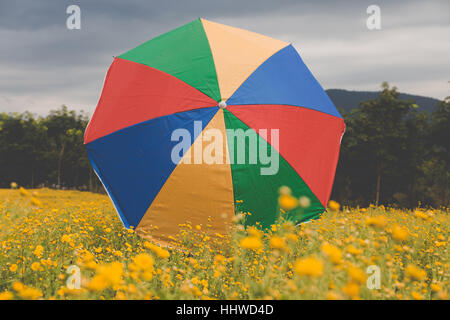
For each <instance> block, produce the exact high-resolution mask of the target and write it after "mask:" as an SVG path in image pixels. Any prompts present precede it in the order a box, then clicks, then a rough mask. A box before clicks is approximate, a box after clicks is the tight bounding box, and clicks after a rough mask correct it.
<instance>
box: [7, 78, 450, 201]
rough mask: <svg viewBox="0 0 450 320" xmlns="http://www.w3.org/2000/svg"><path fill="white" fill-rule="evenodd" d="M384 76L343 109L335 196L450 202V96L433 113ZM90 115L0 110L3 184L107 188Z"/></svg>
mask: <svg viewBox="0 0 450 320" xmlns="http://www.w3.org/2000/svg"><path fill="white" fill-rule="evenodd" d="M398 95H399V94H398V92H397V89H396V88H395V87H389V85H388V84H387V83H383V84H382V91H381V92H380V95H379V96H378V98H377V99H374V100H368V101H363V102H361V103H360V106H359V107H358V108H355V109H353V110H351V111H350V112H344V111H342V110H340V111H341V114H342V115H343V117H344V119H345V123H346V132H345V134H344V137H343V139H342V144H341V152H340V158H339V162H338V167H337V170H336V177H335V182H334V186H333V193H332V198H333V199H335V200H337V201H339V202H341V203H343V204H348V205H353V206H355V205H360V206H367V205H368V204H371V203H372V204H385V205H398V206H401V207H412V206H416V205H418V204H421V205H430V206H435V207H440V206H448V205H449V202H450V190H449V181H450V145H449V144H450V138H449V137H450V98H449V97H448V98H446V99H444V100H443V101H441V102H440V103H439V104H438V105H437V107H436V109H435V110H434V111H433V112H432V113H428V112H421V111H420V108H419V107H418V106H417V105H416V104H415V103H414V101H405V100H400V99H398ZM87 123H88V116H87V114H86V113H84V112H75V111H73V110H69V109H68V108H67V107H66V106H62V107H61V108H60V109H58V110H53V111H50V113H49V114H48V115H47V116H45V117H44V116H34V115H33V114H32V113H30V112H24V113H0V187H2V188H5V187H9V185H10V183H11V182H13V181H14V182H16V183H18V184H19V185H22V186H24V187H30V188H35V187H44V186H45V187H52V188H77V189H81V190H91V191H94V192H101V191H102V190H103V188H102V186H101V183H100V182H99V180H98V178H97V177H96V175H95V173H94V172H93V170H92V169H91V166H90V164H89V160H88V157H87V154H86V150H85V146H84V144H83V135H84V130H85V128H86V126H87Z"/></svg>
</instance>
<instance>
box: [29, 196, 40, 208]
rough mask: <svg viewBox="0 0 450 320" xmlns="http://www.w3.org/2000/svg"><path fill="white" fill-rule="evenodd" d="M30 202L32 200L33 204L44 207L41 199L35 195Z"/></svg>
mask: <svg viewBox="0 0 450 320" xmlns="http://www.w3.org/2000/svg"><path fill="white" fill-rule="evenodd" d="M30 202H31V204H32V205H34V206H36V207H42V202H41V201H40V200H39V199H37V198H35V197H32V198H31V200H30Z"/></svg>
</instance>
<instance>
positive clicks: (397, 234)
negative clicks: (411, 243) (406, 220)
mask: <svg viewBox="0 0 450 320" xmlns="http://www.w3.org/2000/svg"><path fill="white" fill-rule="evenodd" d="M391 235H392V238H394V240H396V241H399V242H401V241H405V240H407V239H408V238H409V232H408V230H407V229H406V228H402V227H400V226H399V225H394V226H393V227H392V230H391Z"/></svg>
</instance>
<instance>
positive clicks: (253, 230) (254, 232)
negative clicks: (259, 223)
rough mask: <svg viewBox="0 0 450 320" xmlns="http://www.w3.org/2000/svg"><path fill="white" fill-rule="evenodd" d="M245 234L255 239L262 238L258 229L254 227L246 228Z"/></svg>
mask: <svg viewBox="0 0 450 320" xmlns="http://www.w3.org/2000/svg"><path fill="white" fill-rule="evenodd" d="M247 232H248V233H249V234H250V235H251V236H252V237H255V238H261V237H262V232H261V231H260V230H258V229H256V228H255V227H248V228H247Z"/></svg>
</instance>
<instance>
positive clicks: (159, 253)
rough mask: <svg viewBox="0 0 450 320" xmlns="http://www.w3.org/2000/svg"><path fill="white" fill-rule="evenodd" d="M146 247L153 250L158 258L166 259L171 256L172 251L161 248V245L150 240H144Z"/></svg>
mask: <svg viewBox="0 0 450 320" xmlns="http://www.w3.org/2000/svg"><path fill="white" fill-rule="evenodd" d="M144 247H146V248H147V249H150V250H152V251H153V252H154V253H155V254H156V256H157V257H158V258H161V259H166V258H168V257H170V252H169V251H167V250H165V249H163V248H161V247H160V246H157V245H154V244H152V243H150V242H148V241H146V242H144Z"/></svg>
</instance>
